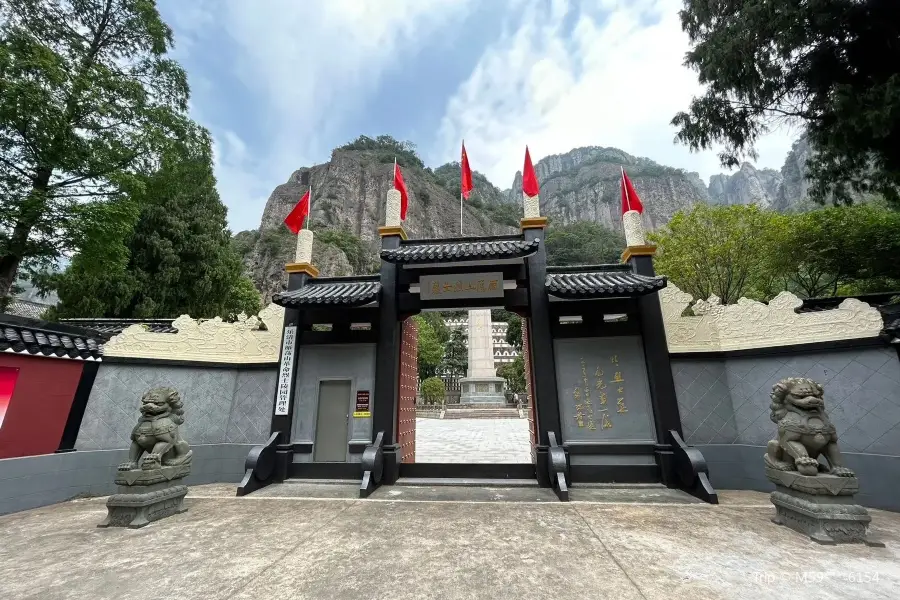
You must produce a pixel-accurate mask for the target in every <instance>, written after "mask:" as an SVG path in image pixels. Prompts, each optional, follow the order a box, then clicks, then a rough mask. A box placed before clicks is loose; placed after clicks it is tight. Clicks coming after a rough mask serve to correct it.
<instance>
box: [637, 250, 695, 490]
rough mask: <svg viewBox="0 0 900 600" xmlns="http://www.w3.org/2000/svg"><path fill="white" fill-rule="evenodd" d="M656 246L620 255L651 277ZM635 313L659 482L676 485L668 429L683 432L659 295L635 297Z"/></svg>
mask: <svg viewBox="0 0 900 600" xmlns="http://www.w3.org/2000/svg"><path fill="white" fill-rule="evenodd" d="M655 253H656V247H655V246H633V247H629V248H627V249H626V250H625V253H624V254H623V258H624V259H625V260H626V261H627V262H628V263H629V264H630V265H631V268H632V270H633V271H634V272H635V273H638V274H639V275H646V276H648V277H653V276H654V275H656V272H655V270H654V269H653V255H654V254H655ZM637 304H638V312H639V314H640V321H641V336H642V338H643V346H644V360H645V361H646V362H647V378H648V380H649V383H650V403H651V405H652V406H653V419H654V423H655V425H656V440H657V442H656V462H657V464H658V465H659V467H660V476H661V478H662V482H663V483H664V484H665V485H667V486H676V485H678V484H677V475H676V472H675V464H674V460H673V451H672V445H671V443H669V431H676V432H678V434H679V435H682V431H681V415H680V414H679V412H678V399H677V397H676V396H675V379H674V378H673V377H672V363H671V361H670V360H669V345H668V343H667V341H666V329H665V325H664V324H663V316H662V308H661V307H660V304H659V295H658V294H656V293H654V294H648V295H646V296H641V297H640V298H638V301H637Z"/></svg>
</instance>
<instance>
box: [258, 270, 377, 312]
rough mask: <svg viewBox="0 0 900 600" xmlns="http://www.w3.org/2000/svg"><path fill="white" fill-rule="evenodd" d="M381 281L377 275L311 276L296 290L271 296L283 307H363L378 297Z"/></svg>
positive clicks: (273, 300)
mask: <svg viewBox="0 0 900 600" xmlns="http://www.w3.org/2000/svg"><path fill="white" fill-rule="evenodd" d="M380 292H381V283H380V281H379V277H378V276H377V275H373V276H361V277H330V278H327V279H313V280H311V281H309V282H307V284H306V285H304V286H303V287H302V288H300V289H299V290H293V291H290V292H281V293H279V294H275V295H274V296H272V302H274V303H275V304H277V305H279V306H284V307H285V308H300V307H304V306H327V305H331V304H337V305H341V306H346V307H354V306H363V305H365V304H369V303H370V302H373V301H375V300H378V294H379V293H380Z"/></svg>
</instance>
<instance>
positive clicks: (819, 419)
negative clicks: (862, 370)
mask: <svg viewBox="0 0 900 600" xmlns="http://www.w3.org/2000/svg"><path fill="white" fill-rule="evenodd" d="M823 396H824V389H823V388H822V386H821V385H820V384H818V383H817V382H815V381H813V380H812V379H807V378H805V377H789V378H787V379H782V380H781V381H779V382H778V383H776V384H775V385H774V386H773V387H772V394H771V396H770V397H771V399H772V404H771V406H770V408H771V411H772V413H771V415H770V418H771V419H772V421H773V422H774V423H776V424H777V425H778V439H775V440H772V441H770V442H769V444H768V448H767V452H766V455H765V461H766V466H767V467H770V468H772V469H777V470H779V471H797V472H799V473H800V474H801V475H818V473H819V471H824V472H828V473H830V474H831V475H836V476H838V477H853V476H854V475H853V471H851V470H850V469H848V468H847V467H845V466H844V465H843V459H842V458H841V452H840V450H839V449H838V445H837V431H836V430H835V428H834V425H833V424H832V423H831V421H830V420H829V419H828V415H827V414H825V400H824V398H823ZM820 455H821V456H824V457H825V458H826V459H827V460H828V464H829V465H831V466H830V468H828V467H825V466H824V465H823V464H822V463H820V462H819V460H818V459H819V456H820Z"/></svg>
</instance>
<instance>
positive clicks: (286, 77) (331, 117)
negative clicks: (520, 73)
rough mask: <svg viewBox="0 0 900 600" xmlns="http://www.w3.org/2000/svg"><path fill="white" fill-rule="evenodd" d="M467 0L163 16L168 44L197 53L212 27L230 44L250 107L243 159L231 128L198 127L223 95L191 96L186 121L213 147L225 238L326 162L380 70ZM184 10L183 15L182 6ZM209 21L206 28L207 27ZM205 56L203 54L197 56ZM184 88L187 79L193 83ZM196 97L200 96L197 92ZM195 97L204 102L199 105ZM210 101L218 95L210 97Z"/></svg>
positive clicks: (219, 8)
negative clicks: (172, 37) (252, 101)
mask: <svg viewBox="0 0 900 600" xmlns="http://www.w3.org/2000/svg"><path fill="white" fill-rule="evenodd" d="M473 4H474V0H378V1H377V2H364V1H360V0H325V1H323V2H312V1H311V0H304V1H302V2H300V1H296V0H266V1H257V2H248V1H247V0H203V1H202V2H201V1H199V0H195V1H194V2H190V3H185V2H178V4H177V7H173V8H172V9H171V10H172V11H173V12H176V13H178V14H176V15H175V16H173V18H172V23H173V26H174V27H175V29H176V34H177V38H176V40H177V41H178V42H179V43H181V42H182V41H183V40H184V41H186V42H187V45H188V47H189V49H190V50H194V49H195V48H196V46H197V44H196V40H195V39H194V38H195V36H196V32H197V31H198V30H197V29H196V28H197V27H209V26H211V24H212V23H213V22H214V23H215V25H217V26H218V27H220V28H221V29H222V30H223V31H224V32H225V33H226V34H227V36H228V39H223V40H221V44H222V47H223V48H225V47H227V46H231V45H234V48H233V49H234V51H235V54H236V56H237V57H238V59H237V63H236V64H235V65H234V69H235V72H236V73H237V75H238V77H239V79H240V81H241V82H242V83H243V84H244V86H245V87H246V88H247V89H248V90H250V91H251V92H252V96H254V97H255V98H257V99H258V102H259V104H258V105H257V106H255V107H252V108H251V111H252V114H249V115H248V122H250V123H252V124H253V125H254V126H255V127H257V128H258V131H259V133H260V134H261V135H260V137H263V138H264V139H265V140H266V141H265V144H264V147H263V148H261V152H260V151H259V150H257V151H256V152H251V151H248V149H247V144H246V143H245V142H244V141H243V140H241V138H240V137H239V136H238V135H237V134H236V133H235V131H234V129H235V127H234V125H232V124H227V123H215V122H210V121H208V120H207V121H204V120H202V118H201V117H200V114H199V112H206V113H207V114H209V113H210V112H211V111H203V110H202V103H203V102H215V101H223V102H227V101H228V99H227V98H222V97H221V94H222V90H215V89H211V90H209V89H207V90H195V100H194V101H195V104H196V105H197V106H198V107H199V109H200V111H199V112H198V111H194V115H195V117H196V118H198V120H201V122H203V124H204V125H206V126H207V127H209V128H210V129H211V130H212V132H213V135H214V138H215V142H216V165H217V168H216V175H217V178H218V180H219V192H220V194H221V196H222V198H223V200H224V201H225V203H226V204H227V205H228V206H229V209H230V211H229V221H230V223H231V226H232V228H233V229H234V230H240V229H247V228H251V227H256V226H257V225H258V224H259V215H260V214H261V213H262V209H263V206H264V204H265V200H266V198H267V197H268V195H269V193H270V192H271V191H272V189H273V188H274V187H275V186H276V185H278V184H280V183H283V182H284V181H285V180H286V179H287V177H288V176H289V175H290V173H292V172H293V171H294V170H296V169H297V168H299V167H301V166H304V165H310V164H313V163H314V162H321V161H322V160H326V159H327V157H328V152H329V151H330V150H331V140H332V135H333V133H334V131H335V130H336V129H337V128H338V127H339V126H340V125H341V123H342V122H344V121H345V119H347V118H348V117H349V116H352V115H353V114H354V112H355V111H358V110H362V109H364V108H365V102H366V97H367V93H369V92H371V91H372V90H373V89H374V88H375V86H376V85H377V83H378V81H379V79H380V78H381V76H382V75H383V74H384V72H385V70H386V69H387V68H389V67H390V66H391V65H392V64H394V63H396V61H398V60H399V59H400V58H402V56H403V55H405V54H408V53H411V52H415V51H417V49H418V48H420V47H421V46H422V45H424V44H425V43H427V42H428V39H429V36H430V35H431V34H432V33H433V32H434V31H435V30H436V29H437V28H439V27H447V26H452V23H453V22H454V20H456V19H461V18H463V17H464V16H465V15H466V12H467V10H468V8H469V7H471V6H472V5H473ZM188 5H190V6H188ZM211 20H212V21H211ZM206 50H207V51H209V48H207V49H206ZM192 81H193V77H192ZM204 91H205V93H203V92H204ZM200 93H203V97H202V98H201V99H198V96H199V95H200ZM217 94H218V96H217Z"/></svg>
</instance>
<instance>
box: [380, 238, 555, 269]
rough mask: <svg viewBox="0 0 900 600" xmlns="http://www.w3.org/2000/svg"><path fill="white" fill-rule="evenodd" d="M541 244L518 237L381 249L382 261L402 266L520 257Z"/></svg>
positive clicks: (424, 242)
mask: <svg viewBox="0 0 900 600" xmlns="http://www.w3.org/2000/svg"><path fill="white" fill-rule="evenodd" d="M540 242H541V240H540V238H537V239H535V240H531V241H526V240H524V239H522V238H521V237H520V236H517V237H509V236H504V237H482V238H458V239H437V240H410V241H405V242H401V244H400V247H399V248H391V249H387V250H382V251H381V258H383V259H384V260H386V261H388V262H392V263H401V264H413V263H416V264H418V263H430V262H462V261H468V260H497V259H503V258H522V257H525V256H530V255H532V254H534V253H535V252H537V249H538V246H539V245H540Z"/></svg>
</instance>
